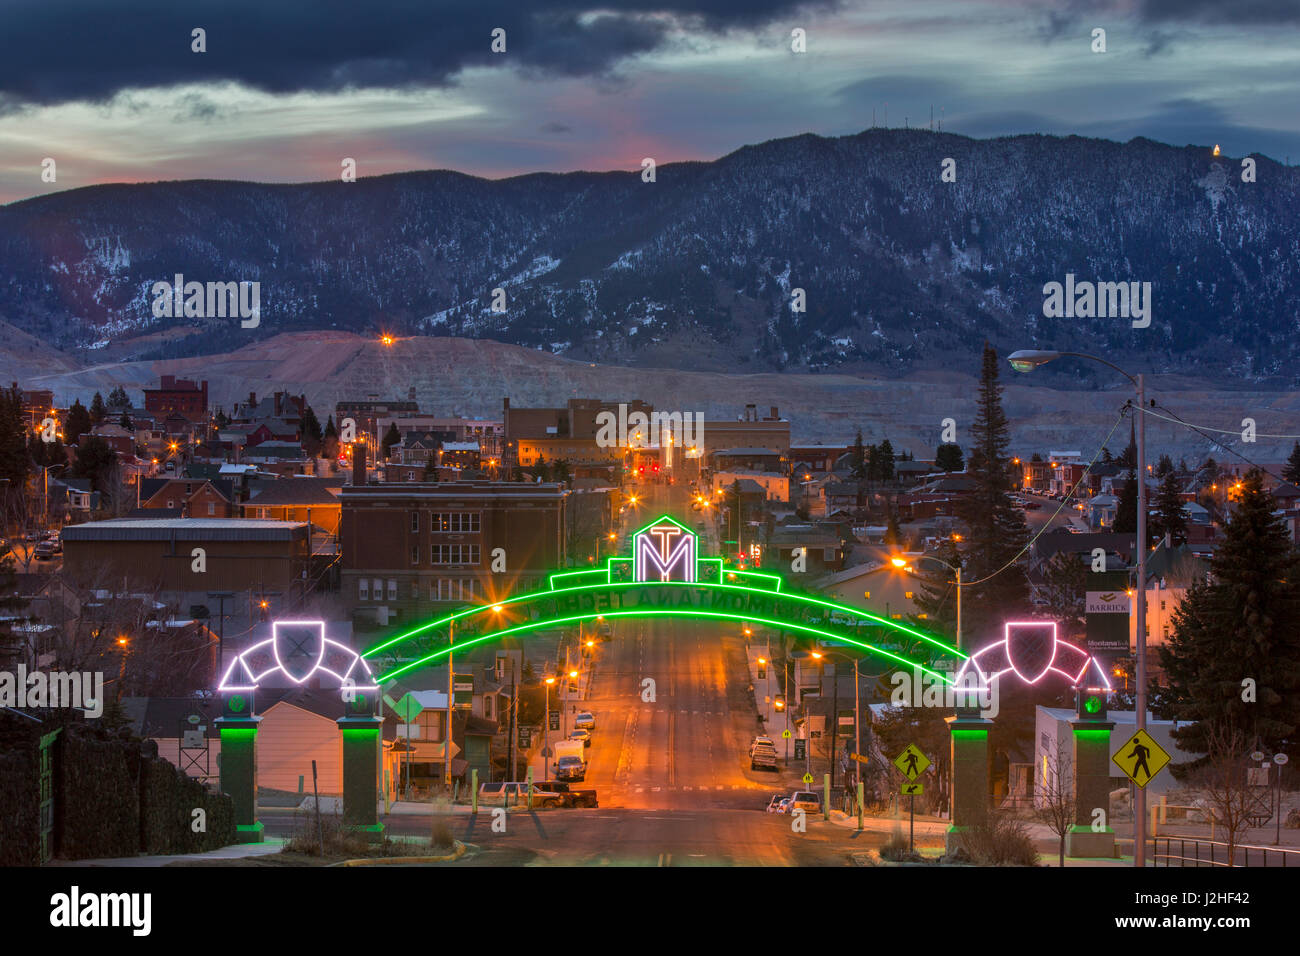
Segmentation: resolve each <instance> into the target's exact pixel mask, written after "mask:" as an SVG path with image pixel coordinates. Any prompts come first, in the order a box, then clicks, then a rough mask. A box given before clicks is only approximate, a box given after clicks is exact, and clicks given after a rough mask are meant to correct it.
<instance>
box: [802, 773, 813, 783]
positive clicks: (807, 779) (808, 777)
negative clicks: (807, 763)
mask: <svg viewBox="0 0 1300 956" xmlns="http://www.w3.org/2000/svg"><path fill="white" fill-rule="evenodd" d="M803 782H804V783H806V784H812V782H813V775H812V774H810V773H806V774H804V775H803Z"/></svg>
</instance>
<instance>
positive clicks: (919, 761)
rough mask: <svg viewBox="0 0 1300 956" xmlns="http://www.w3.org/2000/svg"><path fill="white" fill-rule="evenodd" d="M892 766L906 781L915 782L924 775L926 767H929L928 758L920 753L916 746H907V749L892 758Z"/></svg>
mask: <svg viewBox="0 0 1300 956" xmlns="http://www.w3.org/2000/svg"><path fill="white" fill-rule="evenodd" d="M894 766H895V767H897V768H898V769H899V770H900V771H901V772H902V774H903V776H904V777H906V778H907V779H908V780H915V779H916V778H917V777H919V776H921V774H923V773H925V768H926V767H928V766H930V758H929V757H927V756H926V755H925V754H923V753H921V750H920V748H919V747H917V746H916V744H908V745H907V749H906V750H904V751H903V752H902V753H901V754H899V755H898V756H897V757H895V758H894Z"/></svg>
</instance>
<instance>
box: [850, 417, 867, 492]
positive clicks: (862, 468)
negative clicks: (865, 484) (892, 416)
mask: <svg viewBox="0 0 1300 956" xmlns="http://www.w3.org/2000/svg"><path fill="white" fill-rule="evenodd" d="M849 473H850V474H851V475H852V476H853V477H854V479H855V480H857V481H865V480H866V477H867V450H866V448H865V447H864V446H863V444H862V429H861V428H859V429H858V434H857V437H856V438H854V439H853V450H852V451H850V452H849Z"/></svg>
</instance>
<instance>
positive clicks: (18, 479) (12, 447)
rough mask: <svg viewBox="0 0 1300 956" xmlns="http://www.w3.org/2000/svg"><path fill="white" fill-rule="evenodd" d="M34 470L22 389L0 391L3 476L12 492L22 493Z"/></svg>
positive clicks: (1, 463)
mask: <svg viewBox="0 0 1300 956" xmlns="http://www.w3.org/2000/svg"><path fill="white" fill-rule="evenodd" d="M31 472H32V460H31V456H30V455H29V454H28V451H27V426H26V422H25V420H24V418H23V396H22V392H20V391H18V390H17V389H12V388H6V389H3V390H0V479H5V480H7V481H8V482H9V485H8V489H9V493H11V494H15V495H18V496H21V495H22V494H23V491H24V489H25V486H26V484H27V476H28V475H30V474H31Z"/></svg>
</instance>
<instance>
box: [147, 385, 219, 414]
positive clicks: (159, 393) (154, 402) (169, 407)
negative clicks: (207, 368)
mask: <svg viewBox="0 0 1300 956" xmlns="http://www.w3.org/2000/svg"><path fill="white" fill-rule="evenodd" d="M144 408H145V411H147V412H153V413H154V414H155V415H160V416H166V415H171V414H176V415H182V416H184V417H185V418H187V419H189V420H190V421H202V420H204V419H206V418H207V417H208V383H207V381H206V380H204V381H203V382H199V383H196V382H193V381H191V380H190V379H187V378H177V377H176V376H175V375H164V376H163V377H162V380H161V382H160V384H159V386H158V387H157V388H146V389H144Z"/></svg>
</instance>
